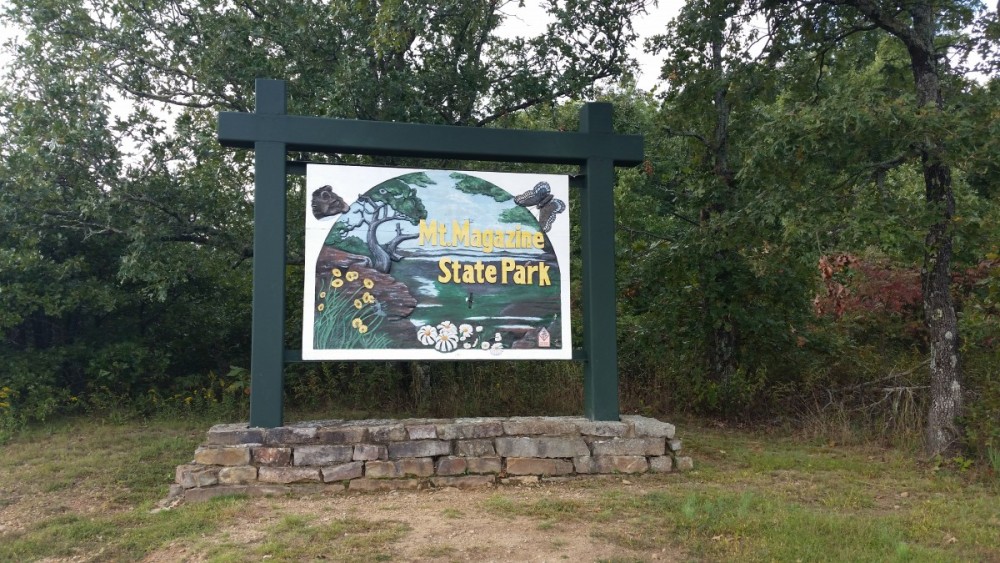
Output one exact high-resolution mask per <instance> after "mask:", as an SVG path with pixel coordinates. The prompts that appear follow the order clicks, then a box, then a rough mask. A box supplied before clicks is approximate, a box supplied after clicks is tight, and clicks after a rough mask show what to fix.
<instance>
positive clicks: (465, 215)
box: [342, 170, 541, 254]
mask: <svg viewBox="0 0 1000 563" xmlns="http://www.w3.org/2000/svg"><path fill="white" fill-rule="evenodd" d="M426 174H427V176H428V177H429V178H430V179H431V180H433V181H434V182H435V183H434V184H431V185H428V186H417V185H411V186H412V187H413V188H415V189H416V190H417V195H418V197H420V199H421V201H423V203H424V207H425V208H426V209H427V220H428V221H430V220H437V221H438V222H439V223H440V222H442V221H444V222H445V223H446V224H447V225H448V227H449V232H450V229H451V222H452V221H453V220H457V221H459V222H462V221H464V220H466V219H468V220H470V221H471V224H470V228H472V229H480V230H485V229H501V230H508V229H513V228H514V227H515V226H516V224H515V223H502V222H500V213H502V212H503V211H504V210H507V209H511V208H513V207H517V204H515V203H514V200H513V198H512V199H509V200H507V201H503V202H497V201H495V200H494V199H493V198H492V197H489V196H485V195H479V194H467V193H465V192H461V191H459V190H458V189H456V188H455V184H456V183H457V180H456V179H455V178H452V177H451V176H450V175H451V174H452V172H451V171H447V170H433V171H426ZM526 180H527V178H526ZM532 186H533V184H531V183H526V184H525V187H524V190H523V191H527V190H529V189H531V187H532ZM366 191H367V190H366ZM514 195H517V194H511V196H514ZM358 205H359V204H357V203H355V204H354V205H352V206H351V210H350V211H348V212H347V213H345V214H344V215H343V216H342V219H343V218H349V217H352V216H356V215H354V214H353V212H354V210H355V209H357V207H356V206H358ZM396 224H397V222H389V223H385V224H383V225H382V226H381V227H379V231H378V234H379V237H378V238H379V241H380V242H386V241H389V240H391V239H392V238H393V237H394V236H395V234H396ZM401 225H402V227H403V232H404V233H414V234H415V233H417V226H416V225H411V224H409V223H406V222H402V223H401ZM521 229H522V230H528V231H531V232H533V231H535V230H537V229H532V228H529V227H527V226H525V225H521ZM350 235H353V236H357V237H360V238H361V239H362V240H364V238H365V233H364V231H363V230H360V229H355V230H353V231H351V232H350ZM421 248H422V247H421V246H420V245H418V244H417V241H416V240H408V241H406V242H404V243H402V244H400V245H399V249H400V250H405V251H415V250H420V249H421ZM450 250H451V251H452V252H454V250H460V251H461V250H464V249H450ZM469 251H471V252H478V251H477V250H476V249H469ZM540 252H541V251H540V250H536V249H518V251H517V253H518V254H536V253H540Z"/></svg>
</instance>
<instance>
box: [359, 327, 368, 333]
mask: <svg viewBox="0 0 1000 563" xmlns="http://www.w3.org/2000/svg"><path fill="white" fill-rule="evenodd" d="M358 332H360V333H361V334H364V333H366V332H368V325H361V326H359V327H358Z"/></svg>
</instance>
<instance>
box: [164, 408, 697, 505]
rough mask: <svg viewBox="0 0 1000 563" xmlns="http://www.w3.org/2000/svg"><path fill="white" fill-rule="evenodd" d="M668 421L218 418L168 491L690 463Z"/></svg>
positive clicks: (354, 485) (410, 483) (486, 480)
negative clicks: (255, 423) (269, 422)
mask: <svg viewBox="0 0 1000 563" xmlns="http://www.w3.org/2000/svg"><path fill="white" fill-rule="evenodd" d="M674 434H675V429H674V426H673V425H672V424H669V423H666V422H661V421H658V420H655V419H652V418H647V417H642V416H622V417H621V421H618V422H616V421H591V420H587V419H585V418H576V417H514V418H459V419H433V420H432V419H412V420H402V421H395V420H363V421H344V420H326V421H315V422H302V423H297V424H292V425H289V426H283V427H280V428H269V429H264V428H248V427H247V425H246V424H220V425H216V426H213V427H212V428H211V429H210V430H209V431H208V439H207V443H206V445H204V446H201V447H199V448H198V449H197V451H196V452H195V455H194V461H193V462H191V463H187V464H184V465H180V466H178V467H177V473H176V477H177V483H176V484H175V485H174V486H173V488H172V490H171V495H172V496H174V497H179V496H183V497H184V498H185V499H186V500H203V499H206V498H211V497H213V496H217V495H222V494H250V495H267V494H284V493H288V492H293V491H295V490H303V489H308V488H310V487H311V488H316V489H320V490H326V491H344V490H347V491H373V490H393V489H420V488H425V487H480V486H491V485H495V484H497V483H500V484H512V483H531V482H539V481H540V480H543V479H554V478H565V477H569V476H574V475H589V474H607V473H621V474H634V473H646V472H656V473H664V472H669V471H673V470H686V469H691V468H692V467H693V462H692V460H691V458H690V457H681V456H680V451H681V441H680V440H679V439H677V438H676V437H675V436H674Z"/></svg>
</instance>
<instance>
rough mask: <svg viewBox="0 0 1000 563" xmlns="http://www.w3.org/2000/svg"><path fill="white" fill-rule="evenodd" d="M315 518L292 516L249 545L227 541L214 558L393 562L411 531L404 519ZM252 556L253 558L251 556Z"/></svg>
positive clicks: (215, 549)
mask: <svg viewBox="0 0 1000 563" xmlns="http://www.w3.org/2000/svg"><path fill="white" fill-rule="evenodd" d="M313 520H314V518H309V517H303V516H299V515H289V516H285V517H284V518H282V519H281V520H280V521H279V522H278V523H277V524H274V525H272V526H270V527H269V528H268V529H267V530H266V533H265V537H266V538H267V539H266V540H265V541H264V542H263V543H261V544H260V545H257V546H256V547H254V548H253V549H251V550H249V554H248V551H247V549H246V546H243V545H238V544H232V543H223V544H221V545H216V546H213V547H211V548H210V549H209V551H208V555H209V557H210V559H211V560H214V561H242V560H247V559H252V560H255V561H260V560H268V561H314V560H318V559H336V560H338V561H389V560H391V559H393V557H392V553H391V546H392V544H393V542H395V541H397V540H399V539H400V538H402V537H403V536H405V535H406V533H407V532H408V531H409V527H408V526H407V525H405V524H402V523H400V522H393V521H387V520H381V521H368V520H362V519H359V518H350V517H348V518H340V519H336V520H333V521H332V522H326V523H316V522H314V521H313ZM248 555H249V557H248Z"/></svg>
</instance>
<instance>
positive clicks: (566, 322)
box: [302, 164, 573, 360]
mask: <svg viewBox="0 0 1000 563" xmlns="http://www.w3.org/2000/svg"><path fill="white" fill-rule="evenodd" d="M306 188H307V190H306V191H307V193H308V194H311V197H310V198H308V200H307V202H306V213H305V217H306V228H305V232H306V240H305V257H306V264H305V271H306V272H309V275H306V276H305V291H304V293H303V294H304V295H305V296H306V297H305V299H304V303H303V311H302V318H303V326H302V358H303V359H304V360H437V359H454V360H477V359H478V360H495V359H514V360H532V359H534V360H558V359H562V360H570V359H572V357H573V348H572V342H571V339H570V334H571V331H570V306H569V286H570V279H569V214H568V213H567V209H568V205H567V202H568V201H569V179H568V177H566V176H556V175H547V174H499V173H490V172H458V171H449V170H412V169H400V168H373V167H359V166H330V165H314V164H310V165H308V166H307V174H306Z"/></svg>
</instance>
